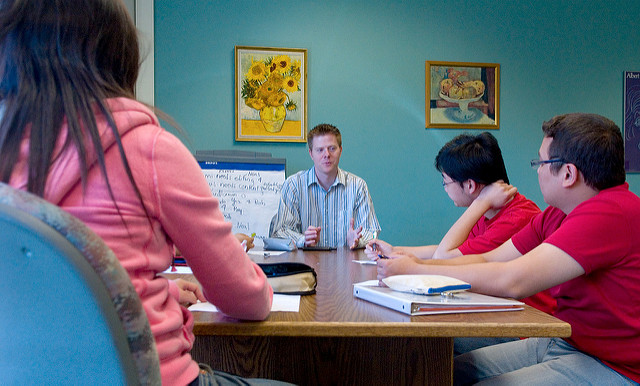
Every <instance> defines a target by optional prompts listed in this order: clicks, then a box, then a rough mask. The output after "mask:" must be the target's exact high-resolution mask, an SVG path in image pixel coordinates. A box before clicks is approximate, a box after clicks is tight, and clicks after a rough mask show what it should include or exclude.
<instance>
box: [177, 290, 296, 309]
mask: <svg viewBox="0 0 640 386" xmlns="http://www.w3.org/2000/svg"><path fill="white" fill-rule="evenodd" d="M189 311H202V312H218V308H217V307H216V306H214V305H213V304H211V303H209V302H203V303H201V302H198V303H196V304H193V305H192V306H190V307H189ZM274 311H283V312H299V311H300V295H282V294H274V295H273V303H272V304H271V312H274Z"/></svg>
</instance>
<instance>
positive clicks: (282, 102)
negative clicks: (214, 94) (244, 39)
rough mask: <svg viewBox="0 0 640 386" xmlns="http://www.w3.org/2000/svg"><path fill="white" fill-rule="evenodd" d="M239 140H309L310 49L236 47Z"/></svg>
mask: <svg viewBox="0 0 640 386" xmlns="http://www.w3.org/2000/svg"><path fill="white" fill-rule="evenodd" d="M235 67H236V68H235V92H236V96H235V104H236V141H258V142H306V141H307V50H306V49H299V48H273V47H247V46H236V47H235Z"/></svg>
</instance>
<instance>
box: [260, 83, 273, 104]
mask: <svg viewBox="0 0 640 386" xmlns="http://www.w3.org/2000/svg"><path fill="white" fill-rule="evenodd" d="M276 91H278V89H277V88H276V87H274V86H273V85H272V84H271V83H268V82H265V83H263V84H262V86H260V88H259V89H258V91H256V98H259V99H262V101H263V102H265V103H266V101H267V99H268V98H269V97H270V96H271V95H273V93H275V92H276Z"/></svg>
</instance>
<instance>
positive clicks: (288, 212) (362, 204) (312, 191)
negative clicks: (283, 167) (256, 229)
mask: <svg viewBox="0 0 640 386" xmlns="http://www.w3.org/2000/svg"><path fill="white" fill-rule="evenodd" d="M351 218H354V219H355V228H356V229H358V227H359V226H361V225H362V233H361V237H360V242H359V244H358V247H362V246H364V245H365V244H366V243H367V241H369V240H371V239H373V238H374V237H375V236H374V232H375V233H377V232H379V231H380V224H378V219H377V218H376V214H375V212H374V210H373V201H372V200H371V195H369V190H368V188H367V183H366V182H364V180H363V179H362V178H360V177H358V176H356V175H354V174H351V173H349V172H345V171H343V170H342V169H338V175H337V177H336V180H335V181H334V182H333V185H331V186H330V187H329V191H326V190H324V188H323V187H322V185H320V183H319V182H318V178H317V177H316V172H315V168H314V167H312V168H311V169H309V170H302V171H299V172H298V173H296V174H294V175H292V176H290V177H289V178H287V180H286V181H285V182H284V184H283V185H282V195H281V197H280V206H279V208H278V213H277V214H276V216H275V217H274V219H273V221H272V227H271V237H282V238H290V239H292V240H294V241H295V242H296V245H297V246H298V247H302V246H303V245H304V232H305V231H306V230H307V228H308V227H309V226H315V227H321V228H322V230H321V231H320V240H319V241H318V244H317V245H318V246H322V247H327V246H328V247H340V246H347V232H348V230H349V225H350V224H349V222H350V220H351Z"/></svg>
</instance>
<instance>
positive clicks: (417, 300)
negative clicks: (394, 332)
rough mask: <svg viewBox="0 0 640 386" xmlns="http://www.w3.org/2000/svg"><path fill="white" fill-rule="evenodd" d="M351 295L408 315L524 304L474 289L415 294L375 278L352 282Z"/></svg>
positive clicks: (513, 308)
mask: <svg viewBox="0 0 640 386" xmlns="http://www.w3.org/2000/svg"><path fill="white" fill-rule="evenodd" d="M353 296H355V297H357V298H359V299H363V300H367V301H369V302H372V303H375V304H379V305H381V306H384V307H387V308H391V309H393V310H396V311H399V312H402V313H405V314H408V315H433V314H455V313H465V312H497V311H518V310H523V309H524V303H522V302H519V301H517V300H512V299H505V298H498V297H494V296H488V295H482V294H478V293H474V292H468V291H462V292H455V293H451V292H445V293H442V294H436V295H419V294H414V293H408V292H399V291H394V290H392V289H391V288H388V287H380V286H378V285H377V280H370V281H368V282H363V283H356V284H354V285H353Z"/></svg>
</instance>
